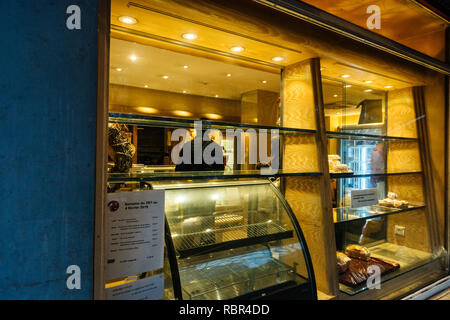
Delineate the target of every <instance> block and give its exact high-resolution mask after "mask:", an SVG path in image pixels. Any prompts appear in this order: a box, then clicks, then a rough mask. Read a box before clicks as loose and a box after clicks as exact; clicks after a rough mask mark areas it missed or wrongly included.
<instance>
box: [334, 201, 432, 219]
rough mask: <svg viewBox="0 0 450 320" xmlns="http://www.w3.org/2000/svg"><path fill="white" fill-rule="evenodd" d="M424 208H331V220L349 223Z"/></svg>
mask: <svg viewBox="0 0 450 320" xmlns="http://www.w3.org/2000/svg"><path fill="white" fill-rule="evenodd" d="M424 208H425V205H423V204H409V205H408V208H405V209H397V208H390V207H383V206H377V205H374V206H367V207H361V208H355V209H352V208H350V207H340V208H333V220H334V223H346V222H350V221H356V220H366V219H371V218H378V217H383V216H388V215H392V214H397V213H402V212H408V211H413V210H418V209H424Z"/></svg>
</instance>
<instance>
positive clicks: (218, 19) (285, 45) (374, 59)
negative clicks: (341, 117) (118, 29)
mask: <svg viewBox="0 0 450 320" xmlns="http://www.w3.org/2000/svg"><path fill="white" fill-rule="evenodd" d="M134 2H135V3H138V4H142V5H144V6H147V7H150V8H153V9H156V10H159V11H160V12H163V13H166V14H169V15H172V16H173V17H175V16H177V17H182V18H183V19H182V20H180V19H178V21H177V22H176V23H175V22H174V23H171V24H170V26H168V25H167V24H160V25H159V26H153V25H152V24H151V23H150V24H149V23H148V22H145V23H144V24H145V26H138V25H135V26H133V29H136V30H138V29H140V28H146V27H150V28H154V27H156V28H160V29H168V28H171V29H174V30H177V37H178V39H180V34H179V31H178V30H180V28H181V29H182V30H183V32H198V31H199V30H200V29H199V28H203V27H206V28H208V29H210V30H209V31H212V30H213V29H216V30H217V32H223V30H227V32H229V33H230V34H234V35H235V36H234V37H231V39H232V40H234V41H233V43H235V40H236V39H237V37H240V38H248V39H249V40H253V41H254V40H255V39H257V40H260V41H261V40H262V41H264V42H265V43H266V44H267V45H269V47H271V46H275V47H277V46H278V52H279V55H283V54H284V53H286V54H289V56H287V57H286V59H285V60H284V61H283V62H280V63H279V64H280V65H284V66H286V65H289V64H292V63H294V62H297V61H301V60H304V59H307V58H310V57H313V56H316V57H321V58H327V57H329V58H332V59H334V60H336V61H341V62H346V61H352V63H351V64H352V66H354V67H357V68H358V69H361V70H368V71H370V72H375V73H379V74H385V73H386V70H389V75H390V76H392V77H395V78H398V79H401V80H405V81H408V82H413V83H414V85H420V84H422V83H424V82H427V81H428V79H430V77H432V76H433V72H429V71H427V69H425V68H423V67H420V66H417V65H415V64H413V63H411V62H408V61H405V60H404V59H401V58H398V57H395V56H392V55H391V54H388V53H386V52H383V51H380V50H378V49H375V48H373V47H369V46H364V45H362V44H361V43H360V42H357V41H355V40H352V39H349V38H346V37H344V36H340V35H337V34H336V33H334V32H332V31H330V30H326V29H324V28H321V27H318V26H315V25H312V24H310V23H308V22H305V21H301V20H300V19H297V18H295V17H291V16H287V15H286V14H284V13H281V12H277V11H276V10H273V9H272V8H268V7H265V6H262V5H260V4H258V3H254V2H252V1H242V0H214V1H207V0H197V1H188V0H186V1H179V0H165V1H160V0H136V1H134ZM128 3H129V1H127V0H113V2H112V8H113V15H112V20H111V21H112V22H113V23H114V24H118V25H122V26H125V25H123V24H120V23H119V22H118V20H117V17H118V16H120V15H124V14H127V15H133V14H142V15H144V14H150V13H149V12H148V10H143V9H139V8H136V7H135V6H129V7H128V6H127V4H128ZM142 11H143V13H141V12H142ZM248 13H251V14H248ZM138 19H139V17H138ZM183 20H184V21H183ZM169 21H170V20H169ZM193 21H195V22H201V25H197V24H196V23H193V24H191V23H192V22H193ZM139 24H141V22H140V23H139ZM154 24H156V23H154ZM211 27H213V29H211ZM184 30H186V31H184ZM161 32H163V34H166V33H167V32H169V31H167V30H161ZM217 32H213V33H212V34H213V36H214V37H213V36H208V38H209V43H210V44H211V45H212V46H213V45H218V44H217V43H220V41H217V39H221V38H220V37H219V36H218V35H217ZM211 39H212V40H211ZM224 39H225V38H224ZM198 40H199V41H200V40H202V41H203V39H200V37H199V38H198ZM260 41H256V43H258V46H259V45H260ZM215 42H217V43H215ZM224 43H225V44H228V42H225V41H224ZM233 45H234V44H233ZM251 45H252V44H250V43H249V46H251ZM261 45H262V44H261ZM228 46H229V45H225V46H224V48H225V47H228ZM362 46H363V47H364V48H363V49H361V47H362ZM248 50H249V52H252V50H251V48H250V47H249V49H248ZM283 50H286V51H289V52H301V54H300V55H301V57H297V58H293V59H291V58H290V57H291V55H290V53H288V52H283ZM254 51H255V52H256V51H258V50H254ZM263 51H264V50H262V52H263ZM267 52H268V53H272V52H274V51H273V47H271V49H270V51H267ZM292 57H293V56H292ZM271 58H272V55H271V56H270V57H269V59H271ZM269 61H271V60H269Z"/></svg>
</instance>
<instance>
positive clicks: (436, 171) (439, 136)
mask: <svg viewBox="0 0 450 320" xmlns="http://www.w3.org/2000/svg"><path fill="white" fill-rule="evenodd" d="M424 90H425V92H424V95H425V106H426V110H427V122H428V131H429V140H430V141H429V144H430V151H431V153H430V158H431V170H432V174H433V183H434V192H435V198H436V209H437V217H438V228H439V240H440V243H441V244H443V243H444V235H445V220H446V219H445V206H446V204H445V192H446V187H447V186H446V185H445V175H446V173H445V161H446V150H445V139H444V135H445V134H446V132H445V116H444V115H445V90H444V76H439V77H437V78H436V81H435V82H434V83H433V84H430V85H428V86H426V87H425V88H424Z"/></svg>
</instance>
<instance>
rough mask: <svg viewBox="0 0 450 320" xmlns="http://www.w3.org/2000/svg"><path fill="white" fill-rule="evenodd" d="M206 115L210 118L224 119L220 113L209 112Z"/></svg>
mask: <svg viewBox="0 0 450 320" xmlns="http://www.w3.org/2000/svg"><path fill="white" fill-rule="evenodd" d="M205 117H206V118H208V119H213V120H218V119H222V116H221V115H220V114H215V113H207V114H205Z"/></svg>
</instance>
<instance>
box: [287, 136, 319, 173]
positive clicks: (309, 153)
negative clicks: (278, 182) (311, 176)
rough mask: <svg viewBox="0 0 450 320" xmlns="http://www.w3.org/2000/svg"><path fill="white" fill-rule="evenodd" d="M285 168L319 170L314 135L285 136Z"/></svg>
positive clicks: (307, 170)
mask: <svg viewBox="0 0 450 320" xmlns="http://www.w3.org/2000/svg"><path fill="white" fill-rule="evenodd" d="M283 139H284V140H283V141H284V143H283V145H284V151H283V169H285V170H295V171H298V172H318V171H320V169H319V167H318V159H317V146H316V139H315V136H314V135H305V136H294V135H292V136H284V137H283Z"/></svg>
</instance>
